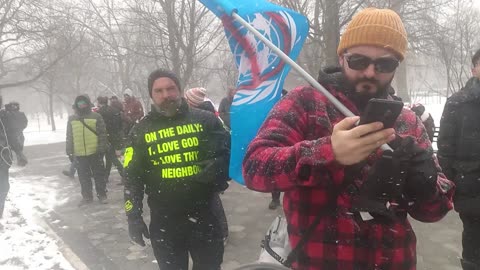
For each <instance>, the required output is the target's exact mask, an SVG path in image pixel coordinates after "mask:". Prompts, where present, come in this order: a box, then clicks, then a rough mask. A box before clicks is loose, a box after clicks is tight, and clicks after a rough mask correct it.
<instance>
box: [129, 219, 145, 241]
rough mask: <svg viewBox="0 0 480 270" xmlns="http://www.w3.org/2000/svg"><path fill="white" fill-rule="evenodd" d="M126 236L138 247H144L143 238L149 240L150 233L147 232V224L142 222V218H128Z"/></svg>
mask: <svg viewBox="0 0 480 270" xmlns="http://www.w3.org/2000/svg"><path fill="white" fill-rule="evenodd" d="M128 235H129V236H130V238H131V239H132V241H133V242H135V243H137V244H139V245H140V246H142V247H144V246H145V241H144V240H143V237H144V236H145V238H147V239H150V233H149V232H148V227H147V224H145V222H144V221H143V218H142V216H138V217H130V216H129V217H128Z"/></svg>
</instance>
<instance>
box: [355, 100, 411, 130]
mask: <svg viewBox="0 0 480 270" xmlns="http://www.w3.org/2000/svg"><path fill="white" fill-rule="evenodd" d="M402 109H403V102H401V101H397V100H388V99H378V98H372V99H370V100H369V101H368V104H367V107H366V108H365V111H363V113H362V115H361V116H360V122H359V123H358V124H359V125H364V124H370V123H373V122H382V123H383V128H393V126H394V125H395V121H397V118H398V116H399V115H400V113H401V112H402Z"/></svg>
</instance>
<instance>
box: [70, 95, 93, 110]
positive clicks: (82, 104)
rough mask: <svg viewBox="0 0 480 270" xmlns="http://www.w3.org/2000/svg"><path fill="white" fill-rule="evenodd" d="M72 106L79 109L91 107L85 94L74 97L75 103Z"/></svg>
mask: <svg viewBox="0 0 480 270" xmlns="http://www.w3.org/2000/svg"><path fill="white" fill-rule="evenodd" d="M73 106H74V107H75V108H77V109H79V110H85V109H90V108H91V107H92V103H91V102H90V98H89V97H88V96H87V95H80V96H77V97H76V98H75V103H74V104H73Z"/></svg>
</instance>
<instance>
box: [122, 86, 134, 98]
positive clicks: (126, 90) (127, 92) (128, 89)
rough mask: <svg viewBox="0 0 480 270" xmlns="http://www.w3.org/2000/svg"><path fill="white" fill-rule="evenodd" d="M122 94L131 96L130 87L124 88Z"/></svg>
mask: <svg viewBox="0 0 480 270" xmlns="http://www.w3.org/2000/svg"><path fill="white" fill-rule="evenodd" d="M123 94H124V95H128V96H130V97H133V92H132V89H130V88H126V89H125V91H123Z"/></svg>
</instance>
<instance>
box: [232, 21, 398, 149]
mask: <svg viewBox="0 0 480 270" xmlns="http://www.w3.org/2000/svg"><path fill="white" fill-rule="evenodd" d="M232 17H233V18H234V19H235V20H237V21H238V22H239V23H240V24H241V25H243V26H244V27H245V28H247V29H248V30H249V31H250V32H252V33H253V34H254V35H255V36H256V37H257V38H258V39H260V40H261V41H262V42H263V43H265V45H267V47H269V48H270V49H271V50H273V51H274V52H275V53H276V54H277V55H278V56H279V57H280V58H282V60H283V61H285V62H286V63H287V64H289V65H290V66H291V67H292V68H293V69H294V70H295V71H297V72H298V73H299V74H300V75H301V76H302V77H303V78H304V79H305V80H307V82H309V83H310V84H311V85H312V86H313V87H315V88H316V89H317V90H318V91H320V92H321V93H322V94H323V95H324V96H325V97H327V99H328V100H329V101H330V102H332V103H333V105H334V106H335V107H336V108H337V109H338V110H339V111H340V112H341V113H342V114H343V115H345V116H346V117H351V116H355V114H353V113H352V112H351V111H350V110H349V109H348V108H347V107H345V105H343V104H342V103H341V102H340V101H339V100H338V99H336V98H335V97H334V96H333V95H332V94H331V93H330V92H328V91H327V89H325V87H323V86H322V85H321V84H320V83H318V82H317V80H315V79H314V78H313V77H312V76H311V75H310V74H308V72H306V71H305V70H304V69H303V68H302V67H301V66H300V65H298V64H297V63H296V62H295V61H293V60H292V59H291V58H290V57H288V55H286V54H285V53H284V52H283V51H282V50H281V49H280V48H278V47H277V46H275V44H273V43H272V42H271V41H270V40H268V39H267V38H265V37H264V36H263V35H262V34H261V33H260V32H258V30H257V29H255V28H254V27H253V26H251V25H250V24H249V23H248V22H247V21H245V20H244V19H243V18H242V17H240V15H238V14H237V13H236V12H232ZM381 149H382V150H384V151H386V150H390V151H392V148H390V146H388V145H387V144H383V145H382V146H381Z"/></svg>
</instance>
